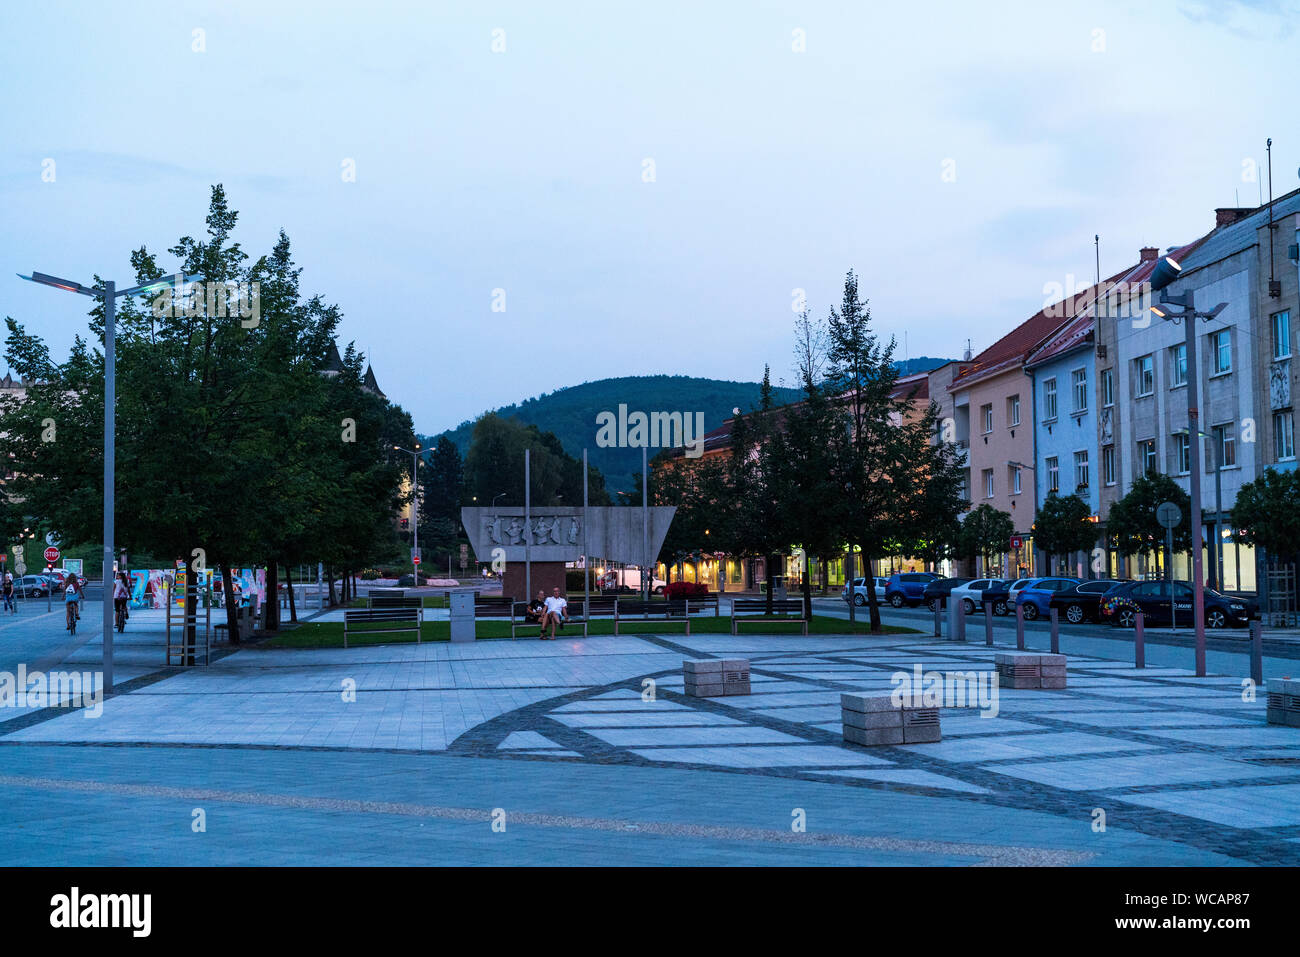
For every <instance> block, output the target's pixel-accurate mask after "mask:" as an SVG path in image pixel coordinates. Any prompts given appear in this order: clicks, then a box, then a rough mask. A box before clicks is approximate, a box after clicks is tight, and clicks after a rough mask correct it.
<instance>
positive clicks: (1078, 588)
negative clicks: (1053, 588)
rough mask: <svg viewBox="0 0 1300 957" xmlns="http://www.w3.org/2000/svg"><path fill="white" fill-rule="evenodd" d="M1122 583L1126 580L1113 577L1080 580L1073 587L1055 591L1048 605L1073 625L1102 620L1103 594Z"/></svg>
mask: <svg viewBox="0 0 1300 957" xmlns="http://www.w3.org/2000/svg"><path fill="white" fill-rule="evenodd" d="M1122 584H1124V582H1122V581H1115V580H1111V579H1098V580H1096V581H1086V582H1079V584H1077V585H1075V586H1074V587H1073V588H1066V589H1064V590H1063V591H1058V592H1056V593H1054V594H1053V595H1052V597H1051V598H1050V599H1049V600H1048V602H1047V607H1048V608H1055V609H1056V610H1057V611H1058V612H1059V613H1060V616H1061V617H1062V618H1063V619H1065V620H1066V621H1068V622H1069V623H1070V624H1072V625H1078V624H1082V623H1083V622H1085V621H1100V620H1101V599H1102V596H1103V595H1105V594H1106V593H1107V592H1108V591H1110V590H1111V589H1112V588H1115V587H1117V586H1119V585H1122Z"/></svg>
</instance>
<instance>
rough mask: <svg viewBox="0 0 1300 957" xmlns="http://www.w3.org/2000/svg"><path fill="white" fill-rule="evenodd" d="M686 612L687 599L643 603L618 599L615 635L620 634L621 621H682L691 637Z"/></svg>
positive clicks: (615, 606) (615, 608)
mask: <svg viewBox="0 0 1300 957" xmlns="http://www.w3.org/2000/svg"><path fill="white" fill-rule="evenodd" d="M686 611H687V609H686V600H685V599H674V600H672V601H642V600H640V599H637V598H616V599H615V600H614V634H616V635H617V634H618V627H619V623H620V622H621V621H625V620H631V619H635V620H637V621H646V622H649V621H656V622H658V621H664V622H668V621H672V622H678V621H680V622H683V623H684V624H685V625H686V634H688V635H689V634H690V633H691V619H690V616H689V615H688V614H687V613H686ZM637 616H640V617H637Z"/></svg>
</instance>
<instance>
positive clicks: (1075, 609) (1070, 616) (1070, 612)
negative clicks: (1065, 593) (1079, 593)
mask: <svg viewBox="0 0 1300 957" xmlns="http://www.w3.org/2000/svg"><path fill="white" fill-rule="evenodd" d="M1065 620H1066V621H1068V622H1069V623H1070V624H1072V625H1077V624H1079V623H1081V622H1082V621H1083V606H1082V605H1070V606H1069V607H1068V608H1066V609H1065Z"/></svg>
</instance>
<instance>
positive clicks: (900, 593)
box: [885, 572, 939, 608]
mask: <svg viewBox="0 0 1300 957" xmlns="http://www.w3.org/2000/svg"><path fill="white" fill-rule="evenodd" d="M938 577H939V576H938V575H931V574H930V573H929V572H899V573H897V574H895V575H890V576H889V579H888V581H886V582H885V601H887V602H889V603H890V604H891V605H893V606H894V607H895V608H902V607H903V606H904V605H919V604H921V602H922V600H924V598H925V586H926V585H928V584H930V582H932V581H934V580H935V579H936V578H938Z"/></svg>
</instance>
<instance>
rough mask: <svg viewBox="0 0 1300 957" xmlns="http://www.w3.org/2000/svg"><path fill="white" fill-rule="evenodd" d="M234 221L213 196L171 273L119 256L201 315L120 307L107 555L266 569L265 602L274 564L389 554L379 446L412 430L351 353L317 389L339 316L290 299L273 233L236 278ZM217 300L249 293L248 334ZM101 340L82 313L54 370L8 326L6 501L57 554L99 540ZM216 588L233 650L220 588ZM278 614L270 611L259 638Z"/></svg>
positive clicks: (389, 498) (242, 261)
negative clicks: (195, 287)
mask: <svg viewBox="0 0 1300 957" xmlns="http://www.w3.org/2000/svg"><path fill="white" fill-rule="evenodd" d="M237 220H238V214H237V213H236V212H235V211H234V210H233V209H231V208H230V206H229V203H228V202H227V199H226V194H225V190H224V189H223V188H222V187H221V186H219V185H218V186H215V187H213V189H212V192H211V198H210V203H209V207H208V215H207V221H206V231H205V234H204V235H203V237H202V238H201V239H195V238H193V237H189V236H185V237H182V238H181V239H180V240H179V241H178V242H177V243H176V244H175V245H174V246H172V247H171V248H170V249H169V250H168V254H169V255H170V257H171V258H172V260H173V261H174V263H175V265H173V266H171V267H170V268H168V269H164V268H163V267H162V266H161V265H160V264H159V263H158V261H157V259H156V257H155V256H154V254H152V253H151V252H149V251H148V250H147V249H146V248H144V247H141V248H140V249H137V250H135V251H134V252H132V253H131V255H130V261H131V266H132V270H133V272H134V279H135V282H136V283H145V282H151V281H154V280H157V279H160V278H162V277H163V276H165V275H170V274H172V273H174V272H176V271H177V270H183V271H184V272H185V274H186V276H187V279H193V280H197V281H198V282H200V283H202V284H203V285H202V286H201V287H199V288H200V290H201V292H200V297H199V298H201V299H202V300H204V301H205V303H204V308H198V307H197V306H196V302H195V299H194V298H193V297H191V298H189V299H188V301H186V300H184V299H181V298H179V297H178V298H175V299H172V298H162V299H159V298H152V299H148V300H146V299H144V298H143V297H140V298H138V299H136V300H130V299H121V300H118V304H117V314H116V320H117V322H116V337H115V338H116V349H115V359H116V371H117V396H118V401H117V423H118V429H117V462H116V464H117V469H116V488H117V492H118V499H117V501H118V508H117V515H116V538H117V544H118V545H120V546H121V547H123V548H125V549H127V550H128V552H129V553H130V554H140V553H148V554H152V555H155V556H173V557H175V558H177V559H183V560H184V561H185V562H186V563H187V564H188V565H189V566H190V567H192V568H196V569H197V568H208V567H210V568H214V569H215V570H219V571H221V572H225V571H229V570H230V569H236V568H239V567H242V566H246V565H252V564H258V565H265V566H266V568H267V573H268V589H270V590H271V593H272V595H274V588H275V584H276V572H277V570H278V567H279V565H280V564H281V563H285V564H291V563H293V562H296V561H300V560H307V559H309V558H310V559H313V560H324V561H326V562H330V563H334V564H337V565H339V566H341V567H342V568H344V569H353V570H359V569H360V568H361V567H364V564H365V563H367V562H369V561H372V560H375V559H376V558H377V557H378V556H379V555H381V554H386V553H391V552H392V551H393V550H394V547H395V532H394V530H393V527H392V518H393V512H394V510H395V508H396V507H397V505H398V503H399V501H400V494H401V493H400V480H401V470H400V467H399V466H398V465H397V463H396V462H395V460H394V454H393V452H392V445H393V444H395V443H396V442H399V441H410V436H411V434H412V429H411V421H410V417H409V416H408V415H407V414H406V413H405V412H402V411H401V410H400V409H398V408H396V407H395V406H393V405H391V403H389V402H387V400H386V399H384V398H383V397H382V396H379V395H377V394H375V393H372V392H370V391H368V390H366V389H364V388H363V386H362V381H361V372H362V368H361V367H362V361H363V360H362V359H361V357H360V356H358V355H357V354H356V353H355V351H354V350H353V349H352V348H351V347H349V349H348V360H347V362H346V363H345V369H344V370H343V372H341V373H340V374H338V375H336V376H333V377H327V376H323V375H321V374H320V371H319V370H320V368H321V366H322V364H323V360H324V357H325V356H326V355H327V354H328V350H329V349H330V348H331V347H332V342H333V336H334V330H335V326H336V325H337V322H338V320H339V313H338V310H337V308H336V307H334V306H327V305H325V304H324V303H323V302H322V301H321V300H320V298H319V297H313V298H312V299H309V300H304V299H303V298H302V296H301V294H300V292H299V287H298V277H299V272H300V270H299V269H298V267H297V266H296V265H295V264H294V263H293V260H292V256H291V253H290V244H289V240H288V237H287V236H286V235H285V234H284V233H283V232H281V233H280V235H279V237H278V240H277V242H276V243H275V245H274V247H273V249H272V251H271V252H270V253H269V254H267V255H265V256H262V257H259V258H258V259H257V260H256V261H255V262H253V263H252V264H251V265H250V264H249V263H248V256H247V255H246V254H245V253H244V251H243V249H242V248H241V246H240V244H239V243H237V242H235V241H234V240H233V238H232V236H233V232H234V229H235V226H236V223H237ZM97 281H98V279H97ZM218 283H243V284H246V285H245V286H244V290H245V294H246V295H247V296H248V299H249V300H251V299H252V298H253V296H252V293H251V290H252V288H253V287H252V284H253V283H257V284H258V286H257V288H258V289H259V291H260V295H258V296H257V297H256V302H255V303H248V304H250V305H255V307H256V310H255V312H254V314H253V317H248V318H246V317H244V316H242V315H241V314H240V312H239V311H237V310H235V309H234V308H233V304H232V303H227V302H226V301H225V299H224V297H222V296H220V295H219V294H206V293H208V290H213V289H215V288H217V287H216V285H215V284H218ZM246 302H247V300H246ZM209 305H211V306H220V308H209V307H208V306H209ZM228 307H229V308H228ZM103 323H104V310H103V305H102V303H101V302H99V301H98V300H95V306H94V308H93V309H92V311H91V316H90V333H91V335H90V337H89V339H83V338H82V337H81V336H77V337H76V339H75V340H74V343H73V347H72V350H71V353H70V355H69V357H68V359H67V360H66V361H65V362H62V363H56V362H54V361H52V360H51V358H50V356H49V352H48V350H47V349H46V347H45V346H44V344H43V343H41V342H40V341H39V340H38V339H37V338H36V337H33V336H31V335H29V334H28V333H27V332H26V331H25V330H24V329H23V327H22V326H21V325H20V324H19V323H17V322H15V321H14V320H12V319H7V320H6V325H7V331H8V335H7V338H6V342H5V357H6V360H7V361H8V362H9V365H10V367H11V368H12V369H14V370H15V371H16V372H18V373H19V374H20V375H22V376H23V377H24V379H26V380H28V381H29V382H32V383H33V384H32V385H31V386H30V387H29V388H28V390H27V394H26V397H25V398H24V399H22V400H7V401H6V407H5V408H3V409H2V410H0V414H2V415H3V418H4V421H5V431H4V434H3V435H0V455H3V456H4V457H5V458H6V459H7V460H8V461H9V462H10V463H11V467H12V468H13V471H14V472H15V477H14V478H13V479H12V481H11V482H10V483H9V487H8V489H7V490H8V491H9V492H10V494H12V495H13V496H14V498H15V499H16V500H18V501H21V502H22V507H23V509H24V510H25V511H26V512H27V513H28V514H29V515H31V516H32V517H34V518H35V519H36V520H38V521H40V522H42V523H43V524H44V525H45V526H48V527H52V528H54V529H56V530H57V531H59V532H60V533H61V535H62V536H63V538H64V541H65V542H67V543H69V544H72V543H77V542H95V541H98V539H99V536H100V534H101V522H102V514H101V513H102V506H101V503H102V493H103V480H102V475H103V454H104V450H103V439H102V422H103V388H104V386H103V382H104V358H103V355H102V353H101V352H99V351H98V350H95V349H92V348H91V347H89V346H88V345H87V342H88V341H89V342H98V341H102V337H103V328H104V327H103ZM348 423H350V425H349V424H348ZM222 577H223V583H224V587H225V589H226V598H227V606H228V614H229V616H230V624H231V625H232V627H231V632H230V633H231V634H232V635H235V634H236V633H237V632H236V629H235V628H234V627H233V624H234V622H233V618H234V615H235V608H234V602H233V600H232V599H233V591H232V589H231V585H230V582H231V577H230V575H228V574H223V576H222ZM189 600H190V602H191V603H193V601H194V596H193V595H191V596H190V598H189ZM277 609H278V603H277V602H275V601H274V600H273V601H271V602H270V603H269V605H268V609H267V610H268V619H267V623H268V625H269V626H271V627H274V626H275V625H276V623H277V621H276V614H277Z"/></svg>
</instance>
